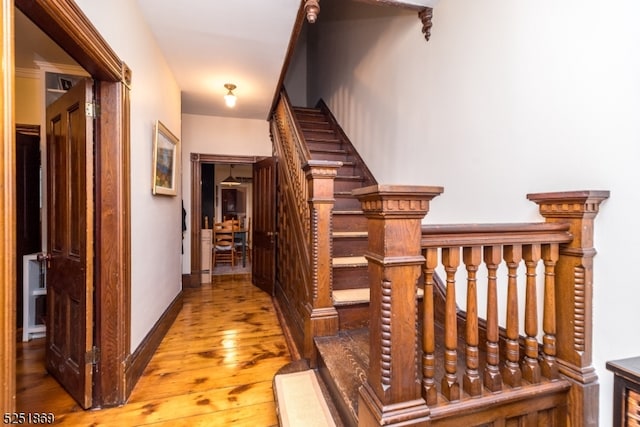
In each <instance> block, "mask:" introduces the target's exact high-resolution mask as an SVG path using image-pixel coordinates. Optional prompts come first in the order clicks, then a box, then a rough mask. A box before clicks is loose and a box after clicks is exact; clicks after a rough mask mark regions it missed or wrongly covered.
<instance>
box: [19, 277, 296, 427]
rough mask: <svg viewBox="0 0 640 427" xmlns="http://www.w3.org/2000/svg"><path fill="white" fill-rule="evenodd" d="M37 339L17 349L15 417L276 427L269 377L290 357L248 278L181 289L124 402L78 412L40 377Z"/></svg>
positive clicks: (267, 305)
mask: <svg viewBox="0 0 640 427" xmlns="http://www.w3.org/2000/svg"><path fill="white" fill-rule="evenodd" d="M43 355H44V343H43V340H34V341H32V342H31V343H29V344H27V345H24V346H23V345H22V344H19V345H18V355H17V359H18V364H17V373H18V378H17V389H18V395H17V410H18V412H35V411H37V412H52V413H54V414H55V417H56V423H60V424H63V425H74V426H83V425H87V426H89V425H91V426H103V425H104V426H112V425H117V426H125V427H128V426H139V425H154V426H155V425H157V426H164V425H171V426H187V425H188V426H252V427H262V426H275V425H277V424H278V421H277V417H276V413H275V404H274V398H273V391H272V380H273V376H274V374H275V373H276V371H278V369H280V368H281V367H282V366H284V365H286V364H287V363H288V362H289V361H290V360H291V358H290V355H289V351H288V349H287V346H286V341H285V338H284V336H283V334H282V330H281V328H280V326H279V324H278V320H277V316H276V312H275V309H274V306H273V303H272V302H271V298H270V297H269V296H268V295H267V294H265V293H264V292H262V291H260V290H259V289H257V288H255V287H254V286H252V285H251V283H249V282H248V281H246V280H244V281H237V280H234V281H214V283H213V284H209V283H206V284H203V285H202V287H201V288H197V289H187V290H185V292H184V307H183V309H182V311H181V312H180V314H179V315H178V317H177V319H176V321H175V323H174V325H173V326H172V327H171V329H170V330H169V332H168V334H167V335H166V337H165V339H164V340H163V341H162V343H161V344H160V346H159V348H158V351H157V352H156V354H155V355H154V357H153V359H152V360H151V361H150V362H149V365H148V366H147V369H146V370H145V372H144V374H143V376H142V378H141V379H140V381H139V382H138V384H137V385H136V387H135V389H134V390H133V393H132V394H131V397H130V399H129V402H128V403H127V404H126V405H125V406H123V407H120V408H110V409H103V410H92V411H83V410H82V409H81V408H80V407H79V406H78V405H77V404H76V403H75V402H74V401H73V400H72V399H71V398H70V397H69V396H68V395H67V394H66V393H65V392H64V391H63V390H62V389H61V388H60V386H59V385H58V384H57V383H56V382H55V381H54V380H53V379H52V378H51V377H50V376H49V375H48V374H47V373H46V371H45V369H44V363H43Z"/></svg>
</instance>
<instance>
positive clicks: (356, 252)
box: [293, 103, 375, 330]
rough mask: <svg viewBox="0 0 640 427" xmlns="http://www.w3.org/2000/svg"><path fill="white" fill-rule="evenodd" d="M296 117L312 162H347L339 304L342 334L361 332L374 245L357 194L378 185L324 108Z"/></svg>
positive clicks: (340, 218) (337, 216)
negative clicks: (366, 255)
mask: <svg viewBox="0 0 640 427" xmlns="http://www.w3.org/2000/svg"><path fill="white" fill-rule="evenodd" d="M293 111H294V114H295V115H296V118H297V120H298V124H299V125H300V130H301V131H302V134H303V136H304V139H305V140H306V144H307V147H308V149H309V152H310V153H311V159H312V160H332V161H340V162H342V167H340V168H339V169H338V175H337V177H336V178H335V181H334V198H335V205H334V210H333V236H332V239H333V260H332V269H333V303H334V306H335V307H336V309H337V310H338V314H339V319H340V329H341V330H347V329H356V328H361V327H364V326H366V325H367V323H368V307H369V278H368V275H367V260H366V259H365V258H364V253H365V251H366V250H367V244H368V243H367V220H366V218H365V217H364V215H363V213H362V210H361V209H360V202H359V201H358V199H356V198H355V197H353V196H352V195H351V191H352V190H354V189H356V188H361V187H366V186H369V185H373V184H375V180H374V178H373V176H372V175H371V173H370V172H369V170H368V169H367V167H366V166H365V164H364V162H363V161H362V159H361V158H360V156H359V155H358V153H357V152H356V150H355V148H354V147H353V145H352V144H351V142H350V141H349V140H348V138H347V137H346V136H345V135H344V132H343V131H342V129H341V128H340V126H339V125H338V124H337V122H336V120H335V118H334V117H333V115H332V114H331V112H330V111H329V110H328V108H327V107H326V106H325V105H324V104H323V103H320V107H319V108H302V107H295V108H294V109H293Z"/></svg>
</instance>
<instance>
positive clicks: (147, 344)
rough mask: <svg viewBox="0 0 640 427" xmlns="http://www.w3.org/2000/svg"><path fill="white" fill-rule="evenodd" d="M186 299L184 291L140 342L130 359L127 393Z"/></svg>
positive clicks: (140, 374)
mask: <svg viewBox="0 0 640 427" xmlns="http://www.w3.org/2000/svg"><path fill="white" fill-rule="evenodd" d="M183 301H184V294H183V293H182V291H180V293H178V295H177V296H176V297H175V298H174V299H173V302H171V304H170V305H169V307H167V309H166V310H165V311H164V313H163V314H162V316H160V319H158V321H157V322H156V324H155V325H153V328H151V330H150V331H149V333H148V334H147V336H146V337H144V340H142V342H141V343H140V345H139V346H138V348H137V349H136V351H134V352H133V354H132V355H131V357H130V358H129V360H128V363H127V368H126V369H125V372H126V379H127V395H130V394H131V391H132V390H133V386H135V385H136V383H137V382H138V380H139V379H140V377H141V376H142V373H143V372H144V370H145V368H146V367H147V365H148V364H149V361H150V360H151V358H152V357H153V355H154V353H155V352H156V350H157V349H158V346H159V345H160V343H161V342H162V340H163V339H164V337H165V335H167V332H169V328H171V325H173V322H174V321H175V320H176V317H178V314H179V313H180V310H182V305H183Z"/></svg>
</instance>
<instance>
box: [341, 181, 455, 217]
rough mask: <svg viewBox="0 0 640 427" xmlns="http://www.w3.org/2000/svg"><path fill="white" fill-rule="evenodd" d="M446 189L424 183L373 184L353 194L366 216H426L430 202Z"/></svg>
mask: <svg viewBox="0 0 640 427" xmlns="http://www.w3.org/2000/svg"><path fill="white" fill-rule="evenodd" d="M443 191H444V189H443V188H442V187H436V186H422V185H371V186H369V187H364V188H357V189H355V190H353V192H352V194H353V195H354V196H355V197H357V198H358V200H360V203H361V204H362V210H363V211H364V214H365V216H367V217H370V216H394V217H395V216H401V217H405V218H407V217H417V218H422V217H424V216H425V215H426V214H427V212H429V202H430V201H431V200H432V199H433V198H434V197H436V196H439V195H440V194H442V192H443Z"/></svg>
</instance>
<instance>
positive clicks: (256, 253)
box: [251, 157, 277, 295]
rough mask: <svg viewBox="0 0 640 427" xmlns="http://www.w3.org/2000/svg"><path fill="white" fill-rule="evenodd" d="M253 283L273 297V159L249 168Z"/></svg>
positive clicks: (274, 207)
mask: <svg viewBox="0 0 640 427" xmlns="http://www.w3.org/2000/svg"><path fill="white" fill-rule="evenodd" d="M253 184H254V190H253V206H254V217H253V253H252V255H251V264H252V274H251V277H252V280H253V283H254V284H255V285H256V286H257V287H259V288H260V289H262V290H263V291H265V292H267V293H268V294H269V295H273V293H274V289H275V277H276V250H275V248H276V240H277V233H276V186H277V176H276V159H275V157H270V158H267V159H264V160H262V161H260V162H258V163H256V164H255V165H254V167H253Z"/></svg>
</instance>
